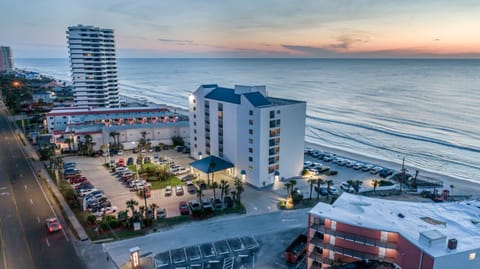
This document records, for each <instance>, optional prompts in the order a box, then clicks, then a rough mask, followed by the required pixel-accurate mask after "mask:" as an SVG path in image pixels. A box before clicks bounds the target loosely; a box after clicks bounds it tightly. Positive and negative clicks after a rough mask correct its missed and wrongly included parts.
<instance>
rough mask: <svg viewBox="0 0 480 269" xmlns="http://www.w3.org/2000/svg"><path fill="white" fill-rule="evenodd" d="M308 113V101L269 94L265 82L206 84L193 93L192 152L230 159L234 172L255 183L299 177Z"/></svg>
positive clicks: (202, 155) (190, 114) (248, 181)
mask: <svg viewBox="0 0 480 269" xmlns="http://www.w3.org/2000/svg"><path fill="white" fill-rule="evenodd" d="M305 112H306V102H303V101H295V100H287V99H281V98H274V97H269V96H268V94H267V91H266V88H265V86H252V87H250V86H239V85H236V86H235V88H234V89H229V88H223V87H218V86H217V85H215V84H213V85H202V86H200V87H199V88H198V89H197V90H196V91H195V92H193V94H192V95H190V97H189V119H190V146H191V155H192V157H193V158H195V159H200V158H203V157H207V156H210V155H214V156H218V157H220V158H222V159H224V160H226V161H229V162H231V163H232V164H233V165H234V168H232V169H231V170H229V172H230V174H231V175H233V176H236V177H239V178H243V179H244V180H245V181H246V183H249V184H251V185H253V186H256V187H263V186H268V185H271V184H273V183H274V180H275V179H276V178H289V177H294V176H298V175H299V174H300V172H301V170H302V168H303V157H304V156H303V147H304V143H305V142H304V141H305ZM275 176H277V177H275Z"/></svg>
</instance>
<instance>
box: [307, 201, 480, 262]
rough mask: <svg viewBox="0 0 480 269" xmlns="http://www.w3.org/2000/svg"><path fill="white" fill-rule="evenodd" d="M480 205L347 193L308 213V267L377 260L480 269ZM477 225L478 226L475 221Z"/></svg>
mask: <svg viewBox="0 0 480 269" xmlns="http://www.w3.org/2000/svg"><path fill="white" fill-rule="evenodd" d="M479 213H480V209H479V208H478V207H475V206H473V205H471V204H467V203H465V204H460V203H414V202H404V201H392V200H388V201H386V200H382V199H375V198H368V197H364V196H360V195H354V194H349V193H343V194H342V195H341V196H340V197H339V198H338V199H337V200H336V201H335V203H334V204H333V205H330V204H326V203H319V204H317V205H316V206H315V207H314V208H313V209H312V210H311V211H310V213H309V219H308V223H309V224H308V243H307V244H308V245H307V268H308V269H315V268H327V267H329V266H331V265H332V264H333V263H338V262H346V263H349V262H354V261H359V260H379V261H386V262H389V263H393V264H395V265H396V266H397V267H398V268H404V269H410V268H415V269H447V268H480V257H478V255H479V254H480V245H479V244H478V243H477V242H479V240H480V232H479V229H478V228H479V227H478V220H477V222H476V221H473V220H474V219H472V216H479ZM475 223H477V224H475Z"/></svg>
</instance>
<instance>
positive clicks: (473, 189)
mask: <svg viewBox="0 0 480 269" xmlns="http://www.w3.org/2000/svg"><path fill="white" fill-rule="evenodd" d="M305 146H306V147H311V148H313V149H318V150H320V151H323V152H329V153H334V154H336V155H337V156H341V157H345V158H348V159H351V160H356V161H360V162H363V163H371V164H376V165H378V166H382V167H386V168H390V169H394V170H395V171H400V169H401V166H402V160H395V161H393V160H380V159H375V158H372V157H368V156H366V155H361V154H356V153H352V152H348V151H344V150H340V149H335V148H332V147H328V146H325V145H318V144H314V143H310V142H305ZM405 168H406V169H407V172H409V173H411V174H415V171H416V170H419V178H421V177H426V178H433V179H437V180H441V181H442V182H443V188H442V190H443V189H446V190H449V191H450V195H466V196H469V197H471V198H472V199H480V184H478V183H475V182H471V181H467V180H462V179H457V178H453V177H450V176H446V175H442V174H439V173H434V172H430V171H425V170H422V169H417V168H415V167H412V166H409V165H408V160H405ZM340 169H342V170H350V169H351V168H348V167H345V166H343V167H340ZM341 173H342V171H339V174H341ZM452 186H453V188H452Z"/></svg>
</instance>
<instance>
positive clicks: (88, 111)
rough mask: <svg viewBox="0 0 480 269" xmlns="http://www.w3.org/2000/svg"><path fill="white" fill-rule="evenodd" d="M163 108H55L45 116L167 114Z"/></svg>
mask: <svg viewBox="0 0 480 269" xmlns="http://www.w3.org/2000/svg"><path fill="white" fill-rule="evenodd" d="M168 111H170V110H169V109H168V108H165V107H128V108H124V107H119V108H89V107H70V108H55V109H53V110H51V111H50V112H48V113H47V114H46V116H47V117H49V116H73V115H100V114H113V113H116V114H124V113H139V112H141V113H145V112H168Z"/></svg>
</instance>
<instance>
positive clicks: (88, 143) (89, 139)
mask: <svg viewBox="0 0 480 269" xmlns="http://www.w3.org/2000/svg"><path fill="white" fill-rule="evenodd" d="M84 138H85V146H86V149H87V155H88V156H91V155H92V153H93V146H94V145H95V143H94V142H93V138H92V136H91V135H89V134H87V135H85V136H84Z"/></svg>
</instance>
